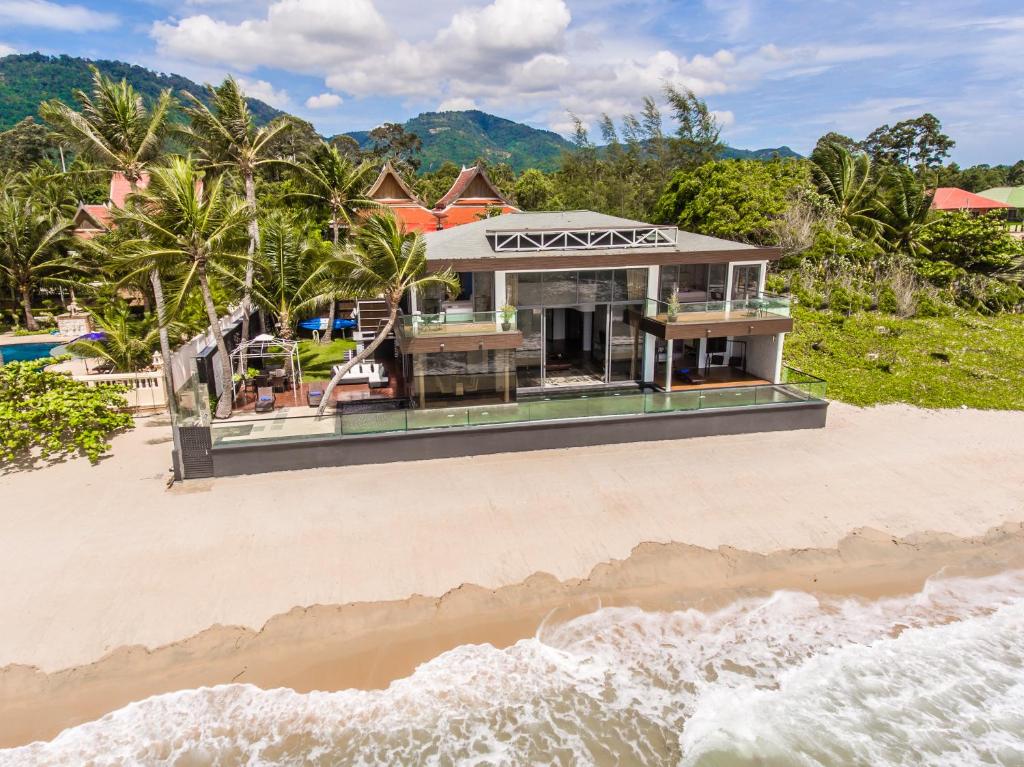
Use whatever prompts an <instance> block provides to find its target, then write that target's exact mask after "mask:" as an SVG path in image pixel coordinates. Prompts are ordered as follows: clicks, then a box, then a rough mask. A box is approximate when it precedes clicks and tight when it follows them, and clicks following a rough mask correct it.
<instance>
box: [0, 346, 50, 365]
mask: <svg viewBox="0 0 1024 767" xmlns="http://www.w3.org/2000/svg"><path fill="white" fill-rule="evenodd" d="M57 346H60V344H58V343H56V342H54V343H50V342H46V343H30V344H0V359H2V360H3V361H4V362H25V361H27V360H38V359H41V358H42V357H49V356H50V352H51V351H52V350H53V349H54V348H55V347H57Z"/></svg>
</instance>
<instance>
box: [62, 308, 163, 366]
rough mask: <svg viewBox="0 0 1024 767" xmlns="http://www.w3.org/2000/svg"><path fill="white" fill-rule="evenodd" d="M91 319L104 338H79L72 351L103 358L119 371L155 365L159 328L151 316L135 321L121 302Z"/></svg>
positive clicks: (72, 346)
mask: <svg viewBox="0 0 1024 767" xmlns="http://www.w3.org/2000/svg"><path fill="white" fill-rule="evenodd" d="M92 318H93V322H94V324H95V326H96V329H97V330H99V331H100V332H101V333H103V339H102V340H95V341H91V340H85V341H76V342H75V343H74V344H72V345H71V347H70V348H71V351H73V352H75V353H76V354H80V355H82V356H84V357H97V358H100V359H104V360H106V361H107V362H109V363H110V364H111V365H112V366H113V368H114V370H115V372H118V373H135V372H136V371H139V370H144V369H145V368H148V367H150V366H151V365H152V364H153V352H154V351H155V350H156V349H157V348H158V347H159V345H160V328H159V326H158V323H156V322H154V321H153V319H152V318H151V317H144V318H143V319H142V320H136V319H134V318H133V317H132V314H131V312H130V311H129V310H128V307H127V306H124V305H123V304H122V305H120V306H115V307H113V308H110V309H107V311H105V312H103V313H102V314H99V313H97V312H93V313H92Z"/></svg>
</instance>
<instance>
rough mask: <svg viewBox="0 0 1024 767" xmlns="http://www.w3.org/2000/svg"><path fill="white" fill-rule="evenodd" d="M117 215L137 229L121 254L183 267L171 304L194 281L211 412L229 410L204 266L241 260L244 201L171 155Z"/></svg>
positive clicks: (222, 348)
mask: <svg viewBox="0 0 1024 767" xmlns="http://www.w3.org/2000/svg"><path fill="white" fill-rule="evenodd" d="M119 220H120V221H123V222H126V223H130V224H132V225H133V226H134V227H136V228H137V229H138V231H139V232H140V235H141V236H140V237H139V238H138V239H136V240H133V241H129V242H127V243H125V251H126V253H127V260H128V262H129V263H131V262H132V261H134V262H136V263H138V264H140V265H141V266H142V268H149V267H151V266H152V265H154V264H155V265H157V266H158V268H169V269H170V268H174V267H175V266H178V267H180V268H183V271H184V274H183V276H182V277H181V286H180V288H179V292H178V296H177V298H176V300H175V302H174V308H175V310H177V309H178V308H179V307H180V306H181V305H182V304H183V303H184V301H185V300H186V298H187V296H188V293H189V291H190V290H192V289H193V288H194V287H195V286H196V285H198V286H199V290H200V293H201V295H202V299H203V305H204V308H205V309H206V317H207V320H208V321H209V323H210V332H211V333H212V335H213V337H214V340H215V341H216V344H217V352H218V355H219V364H220V372H221V375H222V379H221V380H222V383H223V392H222V393H221V396H220V399H218V401H217V409H216V416H217V417H218V418H228V417H230V416H231V407H232V401H231V360H230V358H229V356H228V349H227V344H226V343H225V342H224V333H223V331H222V330H221V327H220V320H219V318H218V315H217V307H216V305H215V304H214V301H213V294H212V293H211V291H210V281H209V274H210V270H211V269H213V270H226V269H227V267H228V266H230V265H231V264H240V263H242V262H244V261H246V260H247V259H246V256H245V255H244V253H243V248H242V242H243V240H244V236H245V234H244V233H245V229H246V225H247V223H248V221H249V207H248V206H247V205H246V204H245V202H244V201H242V200H240V199H238V198H236V197H233V196H231V195H230V194H228V192H227V190H225V188H224V185H223V178H218V179H215V180H213V181H212V182H210V183H208V184H204V183H203V180H202V176H201V174H200V172H199V171H197V170H196V168H195V166H194V165H193V164H192V162H191V161H190V160H187V159H184V158H181V157H175V158H173V159H172V160H171V163H170V165H169V166H168V167H166V168H156V169H154V170H153V171H152V176H151V178H150V182H149V186H148V187H147V188H146V189H144V190H143V191H141V192H140V193H139V194H138V195H137V196H136V204H134V205H131V206H129V207H128V208H126V209H125V210H124V211H122V212H121V213H120V214H119Z"/></svg>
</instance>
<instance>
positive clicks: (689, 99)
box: [665, 85, 722, 168]
mask: <svg viewBox="0 0 1024 767" xmlns="http://www.w3.org/2000/svg"><path fill="white" fill-rule="evenodd" d="M665 98H666V99H667V100H668V103H669V107H670V108H671V110H672V116H673V117H674V118H675V119H676V122H678V123H679V127H678V128H677V129H676V135H675V136H674V137H673V138H672V140H671V141H670V142H669V143H670V146H671V152H672V154H673V155H674V159H675V164H676V165H677V167H683V168H686V167H696V166H698V165H703V164H704V163H706V162H710V161H711V160H714V159H715V158H716V157H717V156H718V154H719V152H721V151H722V144H721V142H719V140H718V139H719V136H720V135H721V132H722V131H721V128H720V127H719V125H718V121H717V120H716V119H715V116H714V114H712V113H711V110H710V109H708V105H707V104H706V103H705V102H704V100H703V99H701V98H698V97H697V95H696V94H695V93H694V92H693V91H691V90H690V89H689V88H683V89H682V90H680V89H678V88H676V87H674V86H672V85H667V86H665Z"/></svg>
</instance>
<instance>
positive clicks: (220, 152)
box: [182, 77, 292, 373]
mask: <svg viewBox="0 0 1024 767" xmlns="http://www.w3.org/2000/svg"><path fill="white" fill-rule="evenodd" d="M206 90H207V93H208V95H209V98H210V102H211V103H212V105H213V107H212V109H211V108H210V107H208V106H207V105H206V104H204V103H203V102H202V101H200V100H199V99H198V98H197V97H196V96H193V95H192V94H191V93H189V92H188V91H185V92H184V93H183V95H184V97H185V100H186V101H187V102H188V103H189V104H190V106H188V107H187V108H186V109H185V114H187V115H188V117H189V120H190V121H191V124H190V125H189V126H188V127H187V128H185V129H183V131H182V133H183V134H184V135H185V137H186V138H187V139H188V140H189V142H190V143H191V144H192V145H193V146H194V147H195V148H196V150H197V151H198V152H199V157H200V161H201V163H202V165H203V166H204V167H206V168H209V169H211V170H215V171H223V170H228V169H231V170H234V171H236V172H237V173H238V175H239V176H240V177H241V179H242V183H243V185H244V186H245V202H246V204H247V205H248V206H249V255H248V257H249V261H248V263H247V264H246V267H245V282H244V285H243V296H242V300H243V304H244V306H245V307H246V309H247V310H248V309H249V307H251V305H252V297H251V293H252V282H253V275H254V270H255V255H256V251H257V249H258V248H259V245H260V227H259V221H258V217H257V211H256V169H257V168H259V167H260V166H261V165H265V164H267V163H274V162H283V161H282V160H281V159H279V158H277V157H275V156H274V153H275V146H274V145H275V142H276V141H277V139H279V137H280V136H281V135H282V134H283V133H284V132H285V131H288V130H290V129H291V127H292V126H291V123H290V122H289V121H288V120H280V121H277V122H275V123H274V124H273V125H268V126H264V127H262V128H257V127H255V125H254V124H253V120H252V115H251V114H250V112H249V105H248V103H247V102H246V99H245V94H244V93H243V92H242V89H241V87H240V86H239V85H238V82H237V81H236V80H235V78H233V77H228V78H227V79H226V80H224V82H223V83H221V84H220V85H219V86H217V87H214V86H212V85H207V86H206ZM248 340H249V312H248V311H246V312H245V313H244V314H243V316H242V343H243V344H244V343H245V342H246V341H248ZM238 365H239V371H238V372H239V373H241V372H243V371H244V370H245V365H246V362H245V359H244V356H243V357H240V358H239V360H238Z"/></svg>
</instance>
